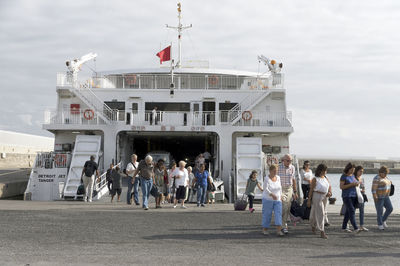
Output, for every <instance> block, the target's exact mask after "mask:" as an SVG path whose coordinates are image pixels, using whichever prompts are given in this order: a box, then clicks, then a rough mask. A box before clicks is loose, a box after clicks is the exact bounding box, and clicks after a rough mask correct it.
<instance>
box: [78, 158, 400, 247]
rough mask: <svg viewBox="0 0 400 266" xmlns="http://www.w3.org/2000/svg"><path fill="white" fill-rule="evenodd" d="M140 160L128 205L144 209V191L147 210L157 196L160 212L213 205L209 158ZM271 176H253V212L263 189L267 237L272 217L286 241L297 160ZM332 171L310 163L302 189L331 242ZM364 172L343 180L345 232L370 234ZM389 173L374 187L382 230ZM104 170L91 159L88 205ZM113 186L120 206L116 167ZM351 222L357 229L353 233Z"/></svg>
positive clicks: (131, 171)
mask: <svg viewBox="0 0 400 266" xmlns="http://www.w3.org/2000/svg"><path fill="white" fill-rule="evenodd" d="M137 159H138V158H137V155H135V154H133V155H132V156H131V161H130V162H129V163H128V165H127V167H126V171H125V173H126V176H127V177H128V190H127V197H126V198H127V204H132V203H133V202H134V203H135V204H136V205H140V202H139V186H140V188H141V191H142V208H143V209H144V210H148V209H149V197H150V195H153V196H154V197H155V208H156V209H158V208H162V207H161V205H162V204H163V203H164V204H165V203H171V204H173V208H177V206H178V204H180V208H182V209H186V208H187V207H186V205H185V202H186V201H187V200H188V199H189V198H193V197H194V195H197V199H196V202H197V206H198V207H205V204H206V202H208V203H210V202H211V203H212V200H213V191H215V186H214V184H213V179H212V177H211V174H210V173H209V171H208V170H207V169H206V164H205V162H206V159H205V158H204V156H203V155H201V156H199V157H198V160H196V165H195V167H194V168H195V169H192V167H191V166H188V167H186V162H184V161H180V162H179V163H178V165H177V164H176V163H174V162H173V163H172V165H171V167H170V168H169V169H168V167H167V166H166V165H165V163H164V161H163V160H158V161H157V162H153V158H152V157H151V156H150V155H147V156H146V157H145V158H144V159H143V160H141V161H139V162H138V160H137ZM268 170H269V174H268V175H266V176H265V177H264V182H263V185H262V186H261V184H260V182H259V181H258V179H257V175H258V173H257V171H256V170H254V171H252V172H251V174H250V176H249V179H248V180H247V185H246V192H245V194H246V195H247V196H248V200H249V211H250V212H254V208H253V203H254V197H255V190H256V189H257V188H258V189H259V190H261V191H262V192H263V194H262V223H261V224H262V228H263V230H262V232H263V233H264V234H269V228H270V224H271V218H272V214H273V213H274V222H275V226H276V233H277V234H278V235H279V236H283V235H286V234H288V233H289V229H288V223H287V221H288V218H289V216H290V209H291V205H292V203H293V202H294V201H296V200H297V199H298V196H299V194H298V192H299V191H298V189H297V183H296V180H295V167H294V165H293V164H292V157H291V156H290V155H289V154H286V155H284V156H283V157H282V159H281V163H280V164H272V165H270V167H269V169H268ZM327 172H328V168H327V166H326V165H325V164H319V165H318V166H317V168H316V171H315V174H313V172H312V170H311V169H310V162H309V161H305V162H304V165H303V168H302V169H301V170H300V177H301V189H302V192H303V201H304V202H306V206H307V208H309V211H310V215H309V220H310V226H311V231H312V233H314V234H319V235H320V237H321V238H324V239H327V238H328V236H327V234H326V230H325V228H326V227H328V226H329V225H330V223H329V220H328V214H327V210H326V205H327V202H328V198H329V197H331V196H332V186H331V183H330V181H329V179H328V177H327ZM363 173H364V169H363V167H362V166H355V165H354V164H352V163H348V164H347V165H346V166H345V168H344V169H343V174H342V176H341V177H340V189H341V190H342V195H341V196H342V199H343V206H342V210H341V213H342V214H343V216H344V217H343V223H342V230H343V231H344V232H347V233H351V232H354V233H359V232H361V231H365V232H367V231H368V229H367V228H366V227H365V226H364V204H365V202H367V201H368V197H367V194H366V191H365V181H364V179H363ZM388 173H389V169H388V168H387V167H386V166H382V167H381V168H380V169H379V174H378V175H376V176H375V177H374V179H373V182H372V189H371V192H372V198H373V201H374V204H375V209H376V214H377V225H378V229H379V230H385V229H386V228H388V224H387V220H388V217H389V216H390V214H391V213H392V211H393V206H392V203H391V201H390V198H389V196H390V195H392V194H393V191H394V187H393V185H392V182H391V180H389V179H388V177H387V175H388ZM98 175H99V174H98V166H97V164H96V162H95V161H94V156H91V158H90V160H89V161H87V162H86V163H85V165H84V168H83V170H82V183H83V185H84V187H85V194H84V201H89V202H91V201H92V188H93V183H94V181H95V177H96V176H97V177H98ZM106 176H107V186H108V189H109V191H110V195H111V202H113V200H114V197H115V195H118V199H117V200H118V201H120V196H121V193H122V175H121V173H120V168H119V167H118V166H116V167H114V165H112V164H111V165H110V168H109V170H108V171H107V174H106ZM357 208H358V209H359V224H357V221H356V215H355V212H356V209H357ZM349 222H350V224H351V226H352V228H353V230H352V229H350V227H349Z"/></svg>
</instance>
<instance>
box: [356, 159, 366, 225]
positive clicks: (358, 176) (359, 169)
mask: <svg viewBox="0 0 400 266" xmlns="http://www.w3.org/2000/svg"><path fill="white" fill-rule="evenodd" d="M363 173H364V168H363V167H362V166H361V165H359V166H357V167H356V169H355V170H354V176H355V178H356V179H357V181H358V182H359V183H360V190H361V194H362V195H363V197H364V199H365V198H366V196H365V184H364V178H363V177H362V174H363ZM364 204H365V203H364V201H363V202H359V203H358V210H359V211H360V230H361V231H366V232H367V231H368V229H367V228H366V227H365V226H364Z"/></svg>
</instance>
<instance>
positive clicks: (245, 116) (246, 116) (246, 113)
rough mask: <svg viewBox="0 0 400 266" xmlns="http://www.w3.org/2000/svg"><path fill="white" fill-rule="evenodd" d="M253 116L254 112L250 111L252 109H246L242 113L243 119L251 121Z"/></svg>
mask: <svg viewBox="0 0 400 266" xmlns="http://www.w3.org/2000/svg"><path fill="white" fill-rule="evenodd" d="M252 118H253V114H252V113H251V112H250V111H244V112H243V113H242V119H243V120H244V121H249V120H251V119H252Z"/></svg>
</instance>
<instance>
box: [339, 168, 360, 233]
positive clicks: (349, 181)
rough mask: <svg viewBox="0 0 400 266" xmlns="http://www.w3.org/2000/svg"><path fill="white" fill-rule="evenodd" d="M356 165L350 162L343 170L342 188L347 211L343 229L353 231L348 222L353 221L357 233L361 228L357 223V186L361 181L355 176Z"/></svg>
mask: <svg viewBox="0 0 400 266" xmlns="http://www.w3.org/2000/svg"><path fill="white" fill-rule="evenodd" d="M354 169H355V166H354V164H352V163H348V164H347V165H346V167H345V168H344V170H343V174H342V176H341V177H340V189H341V190H342V198H343V203H344V205H345V207H346V213H345V215H344V218H343V223H342V229H343V231H345V232H347V233H351V230H350V229H349V228H347V223H348V222H349V220H350V222H351V224H352V225H353V228H354V232H355V233H359V232H360V229H359V228H358V226H357V223H356V214H355V212H356V209H355V207H356V204H357V192H356V186H358V185H359V182H358V181H357V180H356V178H355V177H354V175H353V174H354Z"/></svg>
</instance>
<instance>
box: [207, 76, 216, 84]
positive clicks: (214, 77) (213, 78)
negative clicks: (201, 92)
mask: <svg viewBox="0 0 400 266" xmlns="http://www.w3.org/2000/svg"><path fill="white" fill-rule="evenodd" d="M218 81H219V78H218V77H217V76H216V75H212V76H210V77H208V84H210V85H217V84H218Z"/></svg>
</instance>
